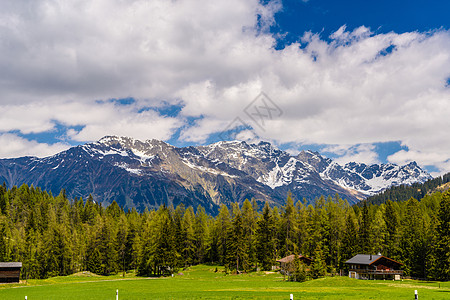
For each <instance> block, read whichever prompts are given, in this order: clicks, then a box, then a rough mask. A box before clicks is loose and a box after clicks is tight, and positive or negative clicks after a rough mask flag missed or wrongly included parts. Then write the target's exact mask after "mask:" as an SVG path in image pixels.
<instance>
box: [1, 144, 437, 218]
mask: <svg viewBox="0 0 450 300" xmlns="http://www.w3.org/2000/svg"><path fill="white" fill-rule="evenodd" d="M428 179H431V176H430V175H429V174H428V173H427V172H425V171H423V170H422V169H421V168H420V167H419V166H418V165H417V164H416V163H415V162H411V163H409V164H407V165H404V166H398V165H394V164H381V165H376V164H375V165H370V166H369V165H366V164H362V163H355V162H352V163H348V164H346V165H344V166H342V165H339V164H338V163H336V162H334V161H332V160H331V159H329V158H325V157H322V156H321V155H320V154H319V153H317V152H312V151H302V152H300V153H299V154H298V155H296V156H293V155H290V154H289V153H287V152H285V151H282V150H279V149H277V148H275V147H273V146H272V145H271V144H270V143H267V142H260V143H258V144H248V143H246V142H242V141H229V142H218V143H214V144H211V145H206V146H197V147H192V146H191V147H182V148H177V147H174V146H171V145H169V144H167V143H165V142H162V141H159V140H147V141H139V140H135V139H132V138H128V137H116V136H109V137H104V138H102V139H101V140H99V141H98V142H95V143H89V144H85V145H81V146H77V147H73V148H70V149H69V150H67V151H64V152H61V153H59V154H56V155H54V156H51V157H46V158H36V157H22V158H15V159H1V160H0V182H5V183H6V185H7V186H9V187H12V186H14V185H21V184H23V183H26V184H29V185H31V184H33V185H34V186H35V187H40V188H41V189H45V190H48V191H51V192H52V193H53V194H55V193H56V194H57V193H59V192H60V190H61V189H63V188H64V189H65V190H66V194H67V195H68V196H69V197H71V198H72V197H83V198H86V197H87V196H88V195H89V194H91V195H92V196H93V197H94V199H95V200H96V201H99V202H102V203H103V204H104V205H108V204H109V203H111V202H112V201H113V200H116V201H117V202H118V203H119V205H122V206H124V207H125V208H132V207H136V208H137V209H139V210H143V209H144V208H146V207H148V208H153V207H158V206H159V205H161V204H163V203H165V204H173V205H177V204H179V203H184V204H185V205H186V206H188V205H193V206H197V205H199V204H200V205H202V206H204V207H205V209H206V210H207V211H209V212H212V213H215V212H217V208H218V207H219V205H220V204H221V203H224V204H227V205H228V204H230V203H231V202H234V201H238V202H242V201H244V200H245V199H246V198H247V199H251V198H255V199H256V200H257V202H259V203H263V202H266V201H268V202H270V203H272V204H275V205H277V204H284V203H285V199H286V197H287V195H288V193H291V194H292V196H293V197H294V198H295V199H306V200H307V201H308V202H313V201H314V199H315V198H316V197H320V196H321V195H324V196H328V195H331V196H334V195H335V194H336V193H339V195H340V196H341V197H342V198H345V199H347V200H348V201H349V202H350V203H356V202H357V201H359V200H361V199H364V198H365V197H367V196H370V195H373V194H375V193H377V192H380V191H382V190H384V189H386V188H388V187H390V186H392V185H399V184H411V183H414V182H425V181H426V180H428Z"/></svg>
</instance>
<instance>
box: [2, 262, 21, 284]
mask: <svg viewBox="0 0 450 300" xmlns="http://www.w3.org/2000/svg"><path fill="white" fill-rule="evenodd" d="M20 269H22V263H21V262H0V283H12V282H19V280H20Z"/></svg>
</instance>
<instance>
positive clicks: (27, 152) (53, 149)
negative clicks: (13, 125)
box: [0, 133, 70, 158]
mask: <svg viewBox="0 0 450 300" xmlns="http://www.w3.org/2000/svg"><path fill="white" fill-rule="evenodd" d="M0 145H2V147H0V157H2V158H13V157H20V156H37V157H46V156H50V155H53V154H56V153H58V152H61V151H64V150H67V149H68V148H69V147H70V146H69V145H67V144H65V143H56V144H52V145H48V144H45V143H38V142H36V141H29V140H27V139H24V138H21V137H19V136H17V135H14V134H9V133H6V134H0Z"/></svg>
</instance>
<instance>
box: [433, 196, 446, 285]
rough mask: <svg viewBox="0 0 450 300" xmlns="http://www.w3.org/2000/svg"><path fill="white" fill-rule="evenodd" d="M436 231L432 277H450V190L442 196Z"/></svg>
mask: <svg viewBox="0 0 450 300" xmlns="http://www.w3.org/2000/svg"><path fill="white" fill-rule="evenodd" d="M435 229H436V231H435V234H434V239H433V244H434V247H433V249H434V251H433V253H432V255H433V265H432V266H431V272H432V277H434V278H435V279H437V280H449V279H450V190H449V191H447V192H445V193H444V194H443V196H442V200H441V203H440V204H439V210H438V212H437V216H436V228H435Z"/></svg>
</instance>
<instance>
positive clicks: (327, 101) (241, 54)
mask: <svg viewBox="0 0 450 300" xmlns="http://www.w3.org/2000/svg"><path fill="white" fill-rule="evenodd" d="M280 9H281V2H280V1H271V2H269V4H267V5H263V4H261V3H260V1H258V0H250V1H240V0H216V1H198V0H180V1H165V0H153V1H146V0H133V1H120V0H99V1H87V0H81V1H69V0H59V1H55V0H36V1H3V2H0V90H1V91H2V98H1V99H0V101H1V102H0V113H1V114H2V116H1V117H0V126H1V127H0V128H2V131H3V132H11V131H14V130H17V131H20V132H22V133H33V132H45V131H49V130H52V129H53V128H54V126H55V124H56V122H58V123H61V124H64V125H67V126H81V127H82V129H81V130H79V131H73V130H72V131H70V132H68V137H69V138H71V139H73V140H75V141H88V140H94V139H97V138H99V137H101V136H103V135H107V134H120V135H130V136H134V137H138V138H145V139H146V138H152V137H153V138H160V139H168V138H170V136H171V135H172V134H173V133H174V131H175V130H176V129H177V128H180V127H181V128H182V131H181V133H180V138H181V139H182V140H184V141H195V142H204V141H206V140H207V139H208V137H209V136H211V134H217V133H219V132H221V131H223V130H224V129H226V128H227V126H228V125H229V124H230V122H232V121H233V120H234V119H235V118H237V117H239V118H241V119H242V120H243V121H244V122H246V123H248V124H250V125H251V126H253V127H254V129H255V131H256V134H257V135H258V136H260V137H261V138H263V139H266V140H273V141H276V142H277V143H279V144H283V143H299V144H302V143H308V144H327V145H341V147H342V145H343V147H347V148H350V150H348V151H347V152H345V153H344V154H343V155H344V156H345V157H347V158H354V159H364V160H365V161H366V162H375V161H376V160H377V157H376V156H375V154H374V153H375V152H374V150H373V149H371V148H370V146H367V147H368V148H367V149H360V148H358V147H356V148H354V146H353V148H352V145H370V144H372V143H375V142H388V141H402V143H403V144H405V145H407V146H408V148H409V151H410V152H408V153H404V152H399V153H397V154H396V155H394V156H392V157H391V158H390V159H391V161H398V162H401V161H403V160H406V159H410V158H411V159H413V158H417V160H418V162H419V163H427V164H430V165H435V166H437V167H438V168H439V169H440V170H442V171H443V170H449V169H448V158H449V157H450V155H448V154H445V153H444V152H445V151H443V150H442V149H448V148H449V147H450V139H448V137H447V131H448V130H447V129H448V128H450V119H449V118H448V115H449V113H450V108H449V106H448V102H449V99H450V88H449V86H448V84H447V82H448V78H449V77H450V50H449V49H450V32H448V31H445V30H436V31H432V32H426V33H421V32H407V33H403V34H397V33H394V32H391V33H383V34H374V33H373V32H371V30H370V28H367V27H364V26H361V27H359V28H356V29H354V30H347V28H346V27H345V26H342V27H341V28H340V29H339V30H337V31H336V32H335V33H333V34H332V35H331V36H330V37H328V38H327V39H324V38H323V37H321V36H320V35H318V34H315V33H312V32H307V33H305V34H304V36H303V37H302V39H301V40H300V41H299V42H298V43H294V44H292V45H290V46H287V47H286V48H284V49H282V50H275V49H274V45H275V44H276V40H275V37H273V36H272V35H271V34H270V33H269V32H268V31H267V29H268V28H269V26H271V25H273V24H274V22H275V19H274V15H275V13H276V12H277V11H278V10H280ZM261 91H264V92H265V93H266V94H267V95H269V96H270V98H271V99H272V100H273V101H274V102H275V103H276V104H277V105H278V106H279V107H280V109H281V110H282V111H283V114H282V116H281V117H279V118H273V119H271V120H267V122H266V123H265V126H264V128H257V126H254V125H255V124H252V119H251V118H250V117H249V116H248V115H247V114H245V112H244V110H245V108H246V107H247V105H249V104H250V103H251V102H252V101H253V99H254V98H255V97H256V96H257V95H258V94H259V93H260V92H261ZM122 97H134V98H135V99H136V100H137V101H136V103H133V104H132V105H124V106H118V105H114V104H112V103H109V102H101V101H97V100H107V99H110V98H122ZM163 101H164V102H165V103H169V104H174V103H176V104H177V105H181V106H182V110H181V112H180V113H179V114H178V115H177V116H163V115H160V114H159V113H157V112H156V111H152V110H148V109H147V108H148V107H153V106H158V105H160V104H161V103H162V102H163ZM186 118H198V120H197V121H196V122H192V123H189V124H192V125H188V124H187V123H186V122H185V120H186ZM242 135H243V136H246V134H245V133H243V134H242ZM352 149H353V150H352ZM358 153H361V154H358ZM425 153H426V155H425V156H424V154H425ZM419 154H420V155H419ZM357 155H359V156H357ZM427 155H430V157H431V158H427V157H426V156H427ZM343 160H344V158H343ZM446 162H447V163H446Z"/></svg>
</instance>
